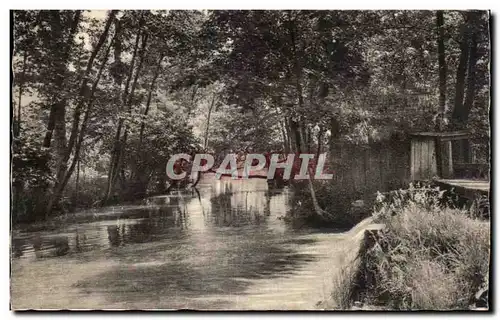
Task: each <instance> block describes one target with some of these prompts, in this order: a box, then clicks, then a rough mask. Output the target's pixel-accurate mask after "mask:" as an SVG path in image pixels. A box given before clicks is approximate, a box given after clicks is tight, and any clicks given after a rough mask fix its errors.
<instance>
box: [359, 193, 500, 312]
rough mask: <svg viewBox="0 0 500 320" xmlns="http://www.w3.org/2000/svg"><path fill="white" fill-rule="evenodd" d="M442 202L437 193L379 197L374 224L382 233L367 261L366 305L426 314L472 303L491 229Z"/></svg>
mask: <svg viewBox="0 0 500 320" xmlns="http://www.w3.org/2000/svg"><path fill="white" fill-rule="evenodd" d="M442 198H443V192H442V191H440V190H439V189H433V188H427V187H423V188H415V187H414V186H411V187H410V189H408V190H400V191H398V192H396V193H395V194H393V196H392V197H391V198H389V199H387V198H386V197H383V196H382V195H379V199H378V200H379V201H380V203H379V208H378V210H377V211H376V212H375V213H374V218H375V220H376V221H377V222H381V223H384V224H385V225H386V229H385V230H384V231H383V232H382V233H381V236H380V237H379V238H378V240H377V242H376V244H375V246H373V247H372V248H371V249H370V250H369V251H368V252H367V256H366V257H365V258H366V259H367V268H368V270H367V272H371V273H372V274H373V275H374V276H373V282H374V283H371V284H369V286H368V287H369V291H371V292H370V293H369V294H368V295H367V296H370V297H373V298H372V299H373V301H367V302H368V303H374V304H384V305H387V306H388V307H390V308H395V309H426V310H442V309H467V308H468V307H469V305H470V304H473V303H474V300H475V298H474V296H475V294H476V293H477V292H478V290H479V289H480V288H481V287H482V286H484V285H485V283H486V282H487V278H488V271H489V255H490V252H489V251H490V225H489V223H488V222H487V221H482V220H480V219H478V218H475V217H476V216H477V214H476V213H475V212H470V211H467V210H460V209H452V208H450V207H448V206H446V205H443V201H442ZM471 210H474V209H471Z"/></svg>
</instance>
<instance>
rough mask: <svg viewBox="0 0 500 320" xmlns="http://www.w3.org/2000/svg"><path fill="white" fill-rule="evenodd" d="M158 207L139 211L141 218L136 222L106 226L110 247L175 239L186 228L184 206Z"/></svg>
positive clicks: (121, 222) (125, 221)
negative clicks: (141, 212) (142, 212)
mask: <svg viewBox="0 0 500 320" xmlns="http://www.w3.org/2000/svg"><path fill="white" fill-rule="evenodd" d="M177 203H178V205H176V206H172V205H169V206H158V207H153V208H143V209H140V210H142V211H144V214H142V215H140V216H142V217H143V218H141V219H136V220H132V221H130V220H122V221H120V220H117V225H113V226H107V233H108V239H109V243H110V245H111V246H115V247H117V246H121V245H125V244H129V243H130V244H131V243H144V242H152V241H158V240H162V239H165V238H167V237H169V238H171V237H175V236H176V234H178V233H182V232H183V230H185V229H186V227H187V219H186V215H187V213H186V208H185V205H183V204H180V203H179V202H177Z"/></svg>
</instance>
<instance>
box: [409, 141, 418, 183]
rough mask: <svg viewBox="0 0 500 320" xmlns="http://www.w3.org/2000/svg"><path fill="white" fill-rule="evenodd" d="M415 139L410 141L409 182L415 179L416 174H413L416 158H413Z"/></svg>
mask: <svg viewBox="0 0 500 320" xmlns="http://www.w3.org/2000/svg"><path fill="white" fill-rule="evenodd" d="M415 153H416V151H415V139H412V140H411V146H410V154H411V160H410V176H411V180H415V179H416V173H415V168H416V165H417V163H416V158H415Z"/></svg>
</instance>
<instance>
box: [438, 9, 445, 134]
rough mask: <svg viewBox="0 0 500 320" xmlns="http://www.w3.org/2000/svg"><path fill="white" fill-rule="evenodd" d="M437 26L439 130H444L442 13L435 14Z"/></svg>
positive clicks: (439, 11)
mask: <svg viewBox="0 0 500 320" xmlns="http://www.w3.org/2000/svg"><path fill="white" fill-rule="evenodd" d="M436 25H437V33H438V37H437V44H438V64H439V109H440V113H441V116H440V117H439V122H438V125H439V130H440V131H442V130H443V129H444V120H445V114H446V56H445V47H444V28H443V25H444V16H443V11H441V10H438V11H437V12H436Z"/></svg>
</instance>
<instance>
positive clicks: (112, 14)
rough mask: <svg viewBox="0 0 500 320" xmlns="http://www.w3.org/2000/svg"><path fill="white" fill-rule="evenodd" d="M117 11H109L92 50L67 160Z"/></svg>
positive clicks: (76, 110) (74, 119)
mask: <svg viewBox="0 0 500 320" xmlns="http://www.w3.org/2000/svg"><path fill="white" fill-rule="evenodd" d="M116 13H117V11H116V10H112V11H111V12H110V13H109V15H108V18H107V20H106V25H105V27H104V31H103V32H102V33H101V35H100V36H99V40H98V42H97V44H96V46H95V47H94V49H93V50H92V53H91V55H90V58H89V60H88V62H87V67H86V69H85V74H84V75H83V79H82V83H81V85H80V99H79V101H78V104H77V105H76V107H75V111H74V113H73V124H72V127H71V134H70V138H69V142H68V151H67V153H66V157H65V161H66V162H67V161H68V159H69V157H70V155H71V153H72V151H73V147H74V144H75V141H76V138H77V136H78V128H79V126H80V115H81V111H82V108H83V105H84V104H85V102H86V101H87V100H88V96H89V94H90V92H89V89H88V87H87V85H88V82H89V80H90V79H89V78H90V73H91V72H92V67H93V65H94V60H95V58H96V57H97V54H98V53H99V52H100V51H101V48H102V46H103V45H104V42H105V41H106V39H107V38H108V34H109V29H110V28H111V24H112V23H113V21H114V18H115V16H116Z"/></svg>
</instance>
